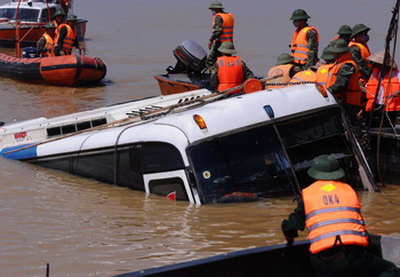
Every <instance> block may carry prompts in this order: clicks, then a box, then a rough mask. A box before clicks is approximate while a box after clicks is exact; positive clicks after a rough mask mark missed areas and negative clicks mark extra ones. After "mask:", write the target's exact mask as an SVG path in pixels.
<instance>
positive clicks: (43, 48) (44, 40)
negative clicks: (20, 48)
mask: <svg viewBox="0 0 400 277" xmlns="http://www.w3.org/2000/svg"><path fill="white" fill-rule="evenodd" d="M55 30H56V26H54V24H53V23H52V22H50V23H48V24H47V25H46V32H45V33H44V34H43V35H42V37H41V38H40V39H39V40H38V41H37V43H36V48H37V50H38V53H39V54H40V56H41V57H53V56H54V32H55Z"/></svg>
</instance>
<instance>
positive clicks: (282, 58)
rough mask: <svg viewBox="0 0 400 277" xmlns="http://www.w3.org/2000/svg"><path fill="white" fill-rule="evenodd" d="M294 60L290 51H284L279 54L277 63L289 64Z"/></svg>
mask: <svg viewBox="0 0 400 277" xmlns="http://www.w3.org/2000/svg"><path fill="white" fill-rule="evenodd" d="M293 61H294V58H293V57H292V56H291V55H290V54H288V53H282V54H280V55H279V56H278V60H277V62H276V65H282V64H287V63H291V62H293Z"/></svg>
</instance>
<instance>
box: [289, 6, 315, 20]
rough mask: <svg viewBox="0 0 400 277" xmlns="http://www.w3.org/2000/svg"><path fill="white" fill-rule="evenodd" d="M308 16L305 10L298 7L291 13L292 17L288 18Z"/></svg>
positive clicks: (300, 18)
mask: <svg viewBox="0 0 400 277" xmlns="http://www.w3.org/2000/svg"><path fill="white" fill-rule="evenodd" d="M308 18H310V16H309V15H308V14H307V13H306V11H305V10H302V9H298V10H295V11H294V12H293V13H292V17H291V18H290V20H302V19H308Z"/></svg>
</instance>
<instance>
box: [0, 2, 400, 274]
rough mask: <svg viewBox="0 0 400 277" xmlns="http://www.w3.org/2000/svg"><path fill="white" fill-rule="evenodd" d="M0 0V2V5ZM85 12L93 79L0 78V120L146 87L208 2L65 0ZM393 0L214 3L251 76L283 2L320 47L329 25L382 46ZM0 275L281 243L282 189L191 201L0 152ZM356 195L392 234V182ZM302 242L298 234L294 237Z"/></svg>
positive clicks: (98, 269) (193, 32)
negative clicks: (361, 30)
mask: <svg viewBox="0 0 400 277" xmlns="http://www.w3.org/2000/svg"><path fill="white" fill-rule="evenodd" d="M2 2H4V1H2ZM74 2H75V7H74V13H76V14H77V15H78V16H79V17H82V18H86V19H88V20H89V23H88V29H87V38H88V41H87V45H88V48H89V50H90V53H89V55H91V56H97V57H100V58H102V59H103V60H104V61H105V62H106V63H107V65H108V74H107V77H106V78H107V80H106V82H105V85H104V86H100V87H95V88H58V87H52V86H44V85H30V84H24V83H21V82H16V81H13V80H8V79H3V78H1V79H0V82H1V89H0V90H1V93H0V107H1V109H0V120H1V121H6V122H10V121H13V120H18V121H19V120H24V119H29V118H34V117H39V116H46V117H53V116H57V115H62V114H65V113H71V112H76V111H81V110H87V109H91V108H97V107H101V106H104V105H108V104H112V103H117V102H123V101H126V100H129V99H133V98H138V97H143V96H150V95H158V94H159V90H158V86H157V83H156V81H155V80H154V79H153V77H152V76H153V75H155V74H158V73H163V72H164V70H165V68H166V67H167V66H168V65H174V64H175V58H174V57H173V55H172V50H173V49H174V48H175V47H176V46H177V45H178V44H179V43H180V42H181V41H183V40H185V39H192V40H194V41H196V42H198V43H199V44H201V45H202V46H203V47H206V44H207V40H208V38H209V35H210V29H211V27H210V25H211V14H210V11H209V10H208V9H207V8H208V6H209V4H210V3H211V2H212V1H204V0H201V1H199V0H168V1H166V0H146V1H138V0H114V1H106V0H75V1H74ZM394 2H395V1H394V0H393V1H391V0H383V1H377V0H347V1H344V0H336V1H328V0H319V1H315V0H297V1H290V0H281V1H265V0H248V1H240V2H239V1H234V0H230V1H223V4H224V5H225V7H226V10H227V11H230V12H233V13H234V14H235V16H236V22H237V27H236V33H235V44H236V48H237V50H238V51H239V54H240V55H241V56H242V58H243V59H244V60H245V61H246V62H247V64H248V66H249V67H250V68H251V69H252V70H253V71H254V73H255V74H256V75H260V76H261V75H265V73H266V70H267V68H269V67H270V66H272V65H273V64H274V63H275V60H276V57H277V56H278V55H279V54H280V53H282V52H287V51H288V48H287V45H288V44H289V42H290V36H291V33H292V31H293V26H292V25H291V22H290V21H289V20H288V18H289V17H290V14H291V12H292V10H294V9H297V8H304V9H306V10H307V11H308V13H309V14H310V15H311V17H312V18H311V19H310V23H311V24H313V25H315V26H316V27H317V28H318V29H319V31H320V32H321V47H324V46H325V45H326V44H327V43H328V42H329V40H330V39H331V38H333V37H334V36H335V33H336V31H337V29H338V28H339V26H340V25H341V24H349V25H351V26H353V25H354V24H357V23H364V24H366V25H367V26H370V27H371V28H372V30H371V32H370V35H371V41H370V46H371V50H372V52H377V51H380V50H382V49H383V47H384V42H383V40H384V38H385V36H386V31H387V27H388V23H389V20H390V17H391V9H392V5H394ZM0 168H1V169H2V171H1V172H2V174H1V177H0V268H1V270H0V272H1V273H0V276H18V277H19V276H21V277H23V276H45V266H46V263H50V276H61V277H62V276H112V275H114V274H118V273H124V272H128V271H133V270H139V269H144V268H148V267H155V266H161V265H165V264H170V263H175V262H179V261H184V260H190V259H196V258H200V257H205V256H210V255H214V254H216V253H222V252H226V251H232V250H238V249H243V248H248V247H254V246H263V245H270V244H275V243H282V242H283V237H282V235H281V233H280V223H281V221H282V219H283V218H285V217H286V216H287V214H288V213H290V212H291V211H292V210H293V208H294V207H295V203H293V201H292V199H291V198H290V197H286V198H280V199H267V200H264V201H261V202H256V203H243V204H229V205H203V206H194V205H191V204H189V203H186V202H178V203H172V202H169V201H167V200H165V199H164V198H161V197H158V196H154V195H150V196H146V195H145V194H144V193H142V192H135V191H131V190H128V189H126V188H119V187H114V186H111V185H107V184H103V183H100V182H96V181H93V180H87V179H83V178H79V177H75V176H71V175H68V174H65V173H62V172H57V171H52V170H48V169H44V168H40V167H36V166H32V165H29V164H25V163H21V162H15V161H10V160H5V159H0ZM383 191H384V194H379V193H361V194H360V196H361V200H362V203H363V212H364V215H365V218H366V221H367V224H368V228H369V230H370V231H371V232H373V233H376V234H399V233H400V219H399V217H398V214H399V212H400V206H399V204H400V186H399V187H397V186H389V187H387V188H385V189H383ZM302 238H304V234H302Z"/></svg>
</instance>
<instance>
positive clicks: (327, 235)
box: [302, 181, 368, 254]
mask: <svg viewBox="0 0 400 277" xmlns="http://www.w3.org/2000/svg"><path fill="white" fill-rule="evenodd" d="M302 194H303V201H304V210H305V214H306V227H307V228H308V230H309V234H308V238H309V240H310V252H311V253H313V254H315V253H318V252H320V251H322V250H326V249H329V248H331V247H334V246H340V243H343V244H344V245H361V246H367V245H368V234H367V230H366V228H365V223H364V219H363V217H362V215H361V211H360V209H361V204H360V201H359V199H358V197H357V194H356V192H355V191H354V190H353V189H352V188H351V187H350V186H349V185H348V184H345V183H342V182H338V181H316V182H315V183H313V184H311V185H310V186H309V187H307V188H305V189H303V192H302ZM337 236H339V237H340V241H339V242H338V241H337Z"/></svg>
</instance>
